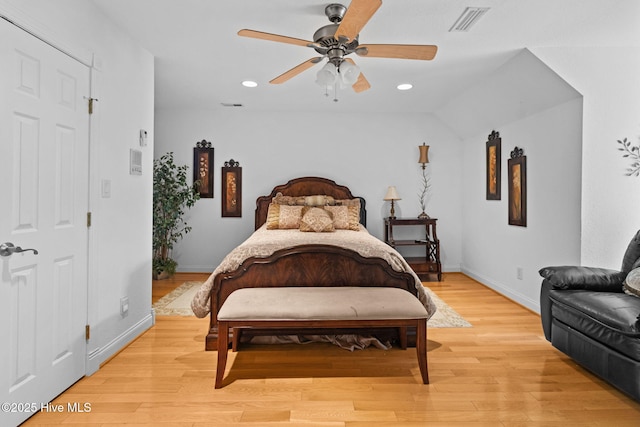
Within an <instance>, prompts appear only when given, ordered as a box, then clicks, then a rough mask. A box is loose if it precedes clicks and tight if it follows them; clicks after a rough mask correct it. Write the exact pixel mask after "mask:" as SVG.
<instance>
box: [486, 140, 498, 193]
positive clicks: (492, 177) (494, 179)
mask: <svg viewBox="0 0 640 427" xmlns="http://www.w3.org/2000/svg"><path fill="white" fill-rule="evenodd" d="M486 146H487V171H486V174H487V200H500V197H501V194H500V190H501V188H500V187H501V185H500V184H501V179H502V174H501V173H500V170H501V168H500V164H501V162H502V139H501V138H500V133H499V132H496V131H495V130H494V131H493V132H491V134H490V135H489V139H488V140H487V143H486Z"/></svg>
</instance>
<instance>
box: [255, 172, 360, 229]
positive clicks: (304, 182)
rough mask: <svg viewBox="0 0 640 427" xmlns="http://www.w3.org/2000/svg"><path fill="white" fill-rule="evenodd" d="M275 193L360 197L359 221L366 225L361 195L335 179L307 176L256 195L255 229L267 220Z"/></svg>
mask: <svg viewBox="0 0 640 427" xmlns="http://www.w3.org/2000/svg"><path fill="white" fill-rule="evenodd" d="M277 193H282V194H283V195H284V196H311V195H315V194H322V195H326V196H331V197H333V198H335V199H360V223H361V224H362V225H364V226H366V225H367V209H366V202H365V200H364V199H363V198H362V197H355V196H353V194H351V190H349V188H347V187H345V186H344V185H338V184H336V183H335V181H332V180H330V179H326V178H320V177H315V176H307V177H303V178H296V179H292V180H291V181H289V182H287V183H286V184H282V185H278V186H276V187H274V188H273V190H272V191H271V194H268V195H266V196H260V197H258V199H257V200H256V219H255V228H256V230H257V229H258V228H260V227H261V226H262V224H264V223H265V222H266V221H267V212H268V211H269V203H271V200H272V199H273V198H274V197H275V196H276V194H277Z"/></svg>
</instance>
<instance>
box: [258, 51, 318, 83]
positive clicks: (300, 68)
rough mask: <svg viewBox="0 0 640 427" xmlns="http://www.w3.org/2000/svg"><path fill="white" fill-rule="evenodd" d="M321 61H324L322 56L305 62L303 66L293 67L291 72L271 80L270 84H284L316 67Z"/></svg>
mask: <svg viewBox="0 0 640 427" xmlns="http://www.w3.org/2000/svg"><path fill="white" fill-rule="evenodd" d="M320 61H322V56H318V57H315V58H311V59H309V60H308V61H305V62H303V63H302V64H299V65H296V66H295V67H293V68H292V69H290V70H289V71H285V72H284V73H282V74H280V75H279V76H278V77H276V78H275V79H273V80H271V81H270V82H269V83H271V84H276V85H277V84H280V83H284V82H286V81H287V80H289V79H291V78H292V77H295V76H297V75H298V74H300V73H301V72H303V71H305V70H307V69H309V68H311V67H313V66H314V65H316V64H317V63H318V62H320Z"/></svg>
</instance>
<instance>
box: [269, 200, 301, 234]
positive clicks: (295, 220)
mask: <svg viewBox="0 0 640 427" xmlns="http://www.w3.org/2000/svg"><path fill="white" fill-rule="evenodd" d="M302 208H303V206H288V205H279V204H277V203H270V204H269V210H268V211H267V230H275V229H279V228H280V229H290V228H299V227H300V218H301V217H302Z"/></svg>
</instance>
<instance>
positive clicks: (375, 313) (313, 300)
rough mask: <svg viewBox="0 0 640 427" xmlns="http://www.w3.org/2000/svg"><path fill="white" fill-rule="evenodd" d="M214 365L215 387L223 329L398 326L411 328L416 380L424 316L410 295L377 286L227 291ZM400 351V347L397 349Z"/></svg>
mask: <svg viewBox="0 0 640 427" xmlns="http://www.w3.org/2000/svg"><path fill="white" fill-rule="evenodd" d="M217 317H218V366H217V369H216V383H215V388H220V387H222V380H223V377H224V371H225V366H226V364H227V352H228V348H229V328H232V331H234V338H233V340H234V346H233V347H234V350H235V349H236V343H237V339H236V334H235V330H242V329H243V328H259V329H271V328H273V329H282V328H289V327H291V328H301V329H306V328H309V329H314V328H315V329H319V328H336V329H337V328H399V329H400V330H401V331H404V333H401V336H403V335H404V336H406V329H407V328H408V327H412V326H413V327H416V335H417V336H416V351H417V353H418V365H419V367H420V374H421V375H422V382H423V383H424V384H429V374H428V370H427V318H428V317H429V314H428V313H427V310H426V309H425V308H424V306H423V305H422V303H420V301H419V300H418V299H417V298H416V297H415V296H414V295H412V294H411V293H409V292H407V291H405V290H403V289H398V288H382V287H282V288H243V289H238V290H236V291H234V292H232V293H231V294H230V295H229V297H227V299H226V301H225V302H224V304H223V305H222V307H221V308H220V310H219V311H218V316H217ZM403 347H404V348H406V345H403Z"/></svg>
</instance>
